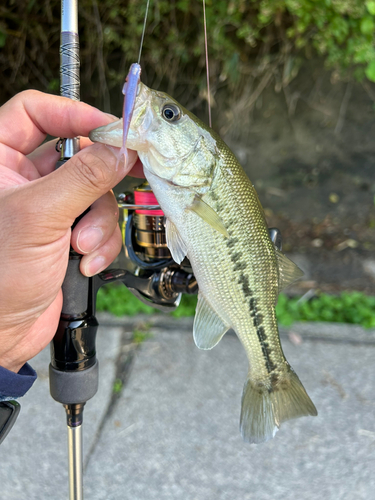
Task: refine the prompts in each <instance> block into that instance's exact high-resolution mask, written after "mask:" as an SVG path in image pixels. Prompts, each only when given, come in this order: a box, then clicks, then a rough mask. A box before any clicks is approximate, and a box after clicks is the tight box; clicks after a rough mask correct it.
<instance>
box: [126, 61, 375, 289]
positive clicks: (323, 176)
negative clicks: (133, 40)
mask: <svg viewBox="0 0 375 500" xmlns="http://www.w3.org/2000/svg"><path fill="white" fill-rule="evenodd" d="M160 90H162V89H160ZM219 97H220V96H219ZM194 111H195V112H196V110H194ZM213 111H214V115H213V116H214V122H213V123H214V128H215V129H216V130H217V131H218V132H219V133H220V135H221V136H222V137H223V138H224V140H225V141H226V142H227V144H228V145H229V146H230V147H231V149H232V150H233V151H234V153H235V154H236V156H237V157H238V159H239V160H240V163H241V164H242V166H243V167H244V169H245V170H246V172H247V174H248V176H249V177H250V179H251V181H252V182H253V183H254V185H255V187H256V190H257V192H258V195H259V197H260V200H261V202H262V205H263V207H264V209H265V213H266V217H267V220H268V223H269V226H270V227H278V228H279V229H280V230H281V232H282V236H283V250H284V251H285V252H286V253H288V254H292V255H293V256H297V261H301V259H302V262H304V263H305V268H306V266H307V267H308V272H307V273H306V277H305V279H304V280H302V281H301V282H300V284H299V285H298V286H297V287H294V288H293V289H292V290H293V291H294V292H295V293H303V292H304V291H306V290H308V289H314V290H324V291H327V292H334V293H337V292H340V291H342V290H363V291H366V292H367V293H371V294H375V257H374V250H375V172H374V165H375V141H374V137H375V85H373V84H370V83H366V84H360V83H347V82H343V81H340V80H338V79H335V75H333V74H332V72H329V71H326V70H324V69H323V68H322V66H321V65H320V64H319V63H317V64H316V65H315V66H313V65H312V64H309V65H307V66H306V67H305V68H304V69H302V70H301V71H300V73H299V75H298V76H297V78H295V80H293V81H292V82H291V84H290V85H289V86H288V87H287V89H285V91H283V90H282V91H280V92H276V91H275V88H274V85H273V84H272V82H271V84H270V85H269V86H268V87H267V88H266V89H265V90H264V91H263V93H262V94H261V96H260V97H259V98H258V100H257V101H256V102H255V105H254V106H253V107H252V108H251V109H247V108H246V101H242V102H241V100H239V102H238V103H236V104H235V105H233V106H232V107H231V108H228V105H221V106H219V105H218V106H217V107H216V108H215V109H214V110H213ZM198 114H199V113H198ZM130 182H131V181H130V179H129V180H128V181H127V183H126V184H127V185H130Z"/></svg>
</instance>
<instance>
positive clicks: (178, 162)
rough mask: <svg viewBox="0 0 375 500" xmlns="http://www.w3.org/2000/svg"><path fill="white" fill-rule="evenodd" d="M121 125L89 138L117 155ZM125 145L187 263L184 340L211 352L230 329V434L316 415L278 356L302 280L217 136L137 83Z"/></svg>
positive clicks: (260, 434) (264, 432)
mask: <svg viewBox="0 0 375 500" xmlns="http://www.w3.org/2000/svg"><path fill="white" fill-rule="evenodd" d="M122 130H123V125H122V120H119V121H117V122H114V123H111V124H109V125H106V126H104V127H100V128H98V129H96V130H94V131H92V132H91V134H90V138H91V140H93V141H97V142H102V143H105V144H109V145H113V146H117V147H120V146H121V143H122ZM126 146H127V147H128V148H130V149H134V150H136V151H138V155H139V158H140V160H141V161H142V163H143V166H144V173H145V176H146V178H147V180H148V182H149V183H150V185H151V187H152V189H153V191H154V194H155V196H156V198H157V200H158V202H159V204H160V206H161V208H162V209H163V211H164V214H165V216H166V237H167V244H168V247H169V249H170V251H171V254H172V257H173V259H174V260H175V261H176V262H178V263H180V262H181V261H182V260H183V259H184V258H185V256H187V257H188V259H189V261H190V263H191V266H192V268H193V271H194V275H195V277H196V279H197V282H198V285H199V295H198V304H197V309H196V314H195V319H194V328H193V330H194V332H193V333H194V340H195V343H196V345H197V346H198V347H199V348H200V349H212V348H213V347H214V346H215V345H216V344H217V343H218V342H219V341H220V339H221V338H222V337H223V335H224V334H225V332H226V331H227V330H228V329H230V328H233V330H234V331H235V332H236V334H237V336H238V338H239V339H240V341H241V343H242V345H243V347H244V348H245V351H246V354H247V357H248V359H249V365H250V366H249V371H248V376H247V380H246V382H245V386H244V389H243V395H242V409H241V418H240V428H241V432H242V435H243V437H244V439H245V440H246V441H249V442H251V443H260V442H263V441H267V440H268V439H270V438H272V437H274V435H275V433H276V431H277V430H278V428H279V426H280V424H281V423H282V422H284V421H286V420H289V419H292V418H296V417H300V416H303V415H317V411H316V408H315V406H314V404H313V403H312V401H311V400H310V398H309V396H308V395H307V393H306V391H305V389H304V387H303V385H302V384H301V382H300V380H299V378H298V377H297V375H296V373H295V372H294V371H293V369H292V368H291V366H290V365H289V363H288V362H287V360H286V359H285V356H284V354H283V351H282V348H281V345H280V339H279V333H278V326H277V320H276V315H275V304H276V299H277V295H278V293H279V292H280V291H281V290H282V289H283V288H285V286H287V285H289V284H290V283H291V282H293V281H295V279H297V278H298V277H300V276H301V275H302V274H303V273H302V272H301V271H300V269H298V268H297V266H296V265H295V264H294V263H292V262H291V261H290V260H289V259H288V258H287V257H285V256H284V255H283V254H282V253H281V252H279V251H278V250H277V249H276V247H275V246H274V245H273V243H272V241H271V240H270V237H269V232H268V228H267V224H266V220H265V217H264V212H263V209H262V206H261V204H260V202H259V199H258V196H257V193H256V191H255V189H254V187H253V185H252V184H251V182H250V181H249V179H248V178H247V176H246V174H245V173H244V171H243V169H242V167H241V166H240V164H239V163H238V161H237V160H236V158H235V156H234V154H233V153H232V152H231V151H230V149H229V148H228V147H227V146H226V144H225V143H224V142H223V141H222V140H221V139H220V137H219V136H218V135H217V134H216V133H215V132H214V131H213V130H211V129H209V128H208V127H207V126H206V125H205V124H203V123H202V122H201V121H200V120H199V119H198V118H197V117H195V116H194V115H193V114H192V113H190V112H189V111H187V110H186V109H184V108H183V107H182V106H181V105H180V104H179V103H178V102H176V101H175V100H174V99H172V98H171V97H170V96H169V95H167V94H165V93H163V92H157V91H155V90H152V89H149V88H148V87H146V86H145V85H144V84H142V83H140V84H139V87H138V94H137V98H136V102H135V107H134V112H133V117H132V120H131V124H130V129H129V134H128V139H127V143H126Z"/></svg>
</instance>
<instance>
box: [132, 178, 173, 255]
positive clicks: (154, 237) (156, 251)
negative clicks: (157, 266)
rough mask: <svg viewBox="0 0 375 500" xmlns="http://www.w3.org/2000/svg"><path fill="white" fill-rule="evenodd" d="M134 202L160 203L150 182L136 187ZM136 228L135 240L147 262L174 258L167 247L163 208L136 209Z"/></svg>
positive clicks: (144, 204) (150, 204)
mask: <svg viewBox="0 0 375 500" xmlns="http://www.w3.org/2000/svg"><path fill="white" fill-rule="evenodd" d="M134 203H135V204H136V205H141V206H142V205H143V206H147V205H149V206H153V205H158V201H157V199H156V198H155V195H154V193H153V192H152V190H151V186H150V185H149V183H148V182H144V183H143V184H142V185H141V186H139V187H137V188H136V189H134ZM134 229H135V232H134V237H135V241H136V243H137V245H138V246H139V247H141V248H142V251H141V253H143V257H144V260H145V261H146V262H155V261H157V260H163V259H171V258H172V257H171V253H170V251H169V249H168V247H167V239H166V235H165V217H164V212H163V211H162V210H160V209H159V210H146V209H143V210H142V209H138V210H136V211H135V214H134Z"/></svg>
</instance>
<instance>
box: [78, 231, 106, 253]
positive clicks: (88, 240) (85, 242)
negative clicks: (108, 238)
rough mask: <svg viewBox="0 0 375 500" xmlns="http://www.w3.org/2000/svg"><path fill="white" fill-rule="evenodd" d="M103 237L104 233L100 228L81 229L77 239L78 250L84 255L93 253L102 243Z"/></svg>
mask: <svg viewBox="0 0 375 500" xmlns="http://www.w3.org/2000/svg"><path fill="white" fill-rule="evenodd" d="M103 236H104V233H103V231H102V230H101V229H100V227H94V226H92V227H86V228H85V229H81V231H80V232H79V234H78V238H77V247H78V250H79V251H80V252H82V253H89V252H92V251H93V250H95V248H96V247H97V246H98V245H99V243H100V242H101V241H102V239H103Z"/></svg>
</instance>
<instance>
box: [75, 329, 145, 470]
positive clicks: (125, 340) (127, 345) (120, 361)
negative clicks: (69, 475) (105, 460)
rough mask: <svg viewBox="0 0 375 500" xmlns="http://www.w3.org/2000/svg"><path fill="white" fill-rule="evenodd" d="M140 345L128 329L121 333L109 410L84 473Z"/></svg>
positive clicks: (123, 386) (90, 451)
mask: <svg viewBox="0 0 375 500" xmlns="http://www.w3.org/2000/svg"><path fill="white" fill-rule="evenodd" d="M138 347H139V344H137V343H135V342H133V339H132V338H130V339H129V333H128V330H125V329H123V332H122V334H121V340H120V347H119V352H118V355H117V358H116V362H115V366H116V371H115V377H114V384H113V385H112V394H111V399H110V401H109V403H108V406H107V410H106V412H105V414H104V415H103V418H102V419H101V421H100V424H99V426H98V430H97V431H96V434H95V438H94V440H93V443H92V445H91V447H90V449H89V451H88V453H87V455H86V459H85V463H84V466H83V473H84V474H85V473H86V470H87V467H88V465H89V463H90V459H91V457H92V455H93V454H94V452H95V448H96V446H97V444H98V442H99V439H100V437H101V434H102V432H103V429H104V426H105V424H106V422H107V421H108V419H109V418H110V417H111V415H112V413H113V411H114V409H115V407H116V405H117V402H118V401H119V399H120V397H121V395H122V393H123V391H124V389H125V387H126V385H127V383H128V381H129V378H130V375H131V371H132V368H133V364H134V359H135V353H136V350H137V349H138Z"/></svg>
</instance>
